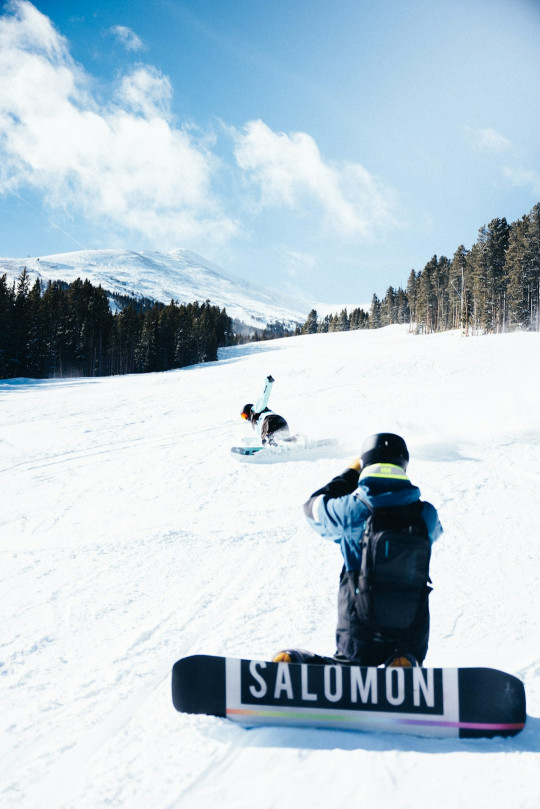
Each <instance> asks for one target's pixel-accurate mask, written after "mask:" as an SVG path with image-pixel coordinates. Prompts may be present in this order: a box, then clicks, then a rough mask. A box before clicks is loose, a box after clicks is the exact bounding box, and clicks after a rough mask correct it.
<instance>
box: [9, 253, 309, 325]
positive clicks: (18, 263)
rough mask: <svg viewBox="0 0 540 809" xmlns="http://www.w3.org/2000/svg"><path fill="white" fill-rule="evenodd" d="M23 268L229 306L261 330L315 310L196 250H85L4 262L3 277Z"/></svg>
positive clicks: (124, 291) (128, 291) (166, 298)
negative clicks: (228, 269)
mask: <svg viewBox="0 0 540 809" xmlns="http://www.w3.org/2000/svg"><path fill="white" fill-rule="evenodd" d="M23 267H26V268H27V269H28V271H29V273H30V275H31V277H32V278H35V277H39V278H42V279H44V280H46V281H48V280H51V281H56V280H59V281H67V282H68V283H70V282H72V281H75V280H76V279H77V278H82V279H86V278H87V279H88V280H89V281H90V282H91V283H92V284H94V285H96V286H97V285H98V284H101V286H102V287H103V289H105V290H107V291H110V292H114V293H117V294H121V295H132V296H134V297H137V298H140V297H144V298H151V299H152V300H156V301H161V302H162V303H170V301H171V300H175V301H178V302H179V303H189V302H191V301H195V300H198V301H205V300H209V301H210V303H212V304H214V305H215V306H219V307H220V308H221V307H225V308H226V310H227V314H228V315H229V316H230V317H232V318H236V319H238V320H241V321H243V322H244V323H246V324H248V325H250V326H255V327H257V328H264V327H265V326H266V325H267V324H268V323H272V322H275V321H280V322H283V323H286V324H287V325H289V326H291V327H294V326H295V325H296V324H298V323H303V322H304V321H305V319H306V316H307V314H308V312H309V311H310V309H311V308H312V306H313V304H311V303H308V302H306V301H294V300H291V299H288V298H286V297H285V296H284V295H281V294H280V293H279V292H277V291H276V290H270V289H268V288H266V287H263V286H260V285H259V284H256V283H251V282H247V281H243V280H241V279H238V278H232V277H228V276H227V275H226V274H225V273H224V272H223V271H222V270H221V269H220V268H219V267H217V266H216V265H215V264H212V262H210V261H208V260H207V259H205V258H203V257H202V256H200V255H198V254H197V253H193V252H191V251H190V250H182V249H177V250H172V251H171V252H169V253H161V252H158V251H141V252H135V251H132V250H79V251H75V252H72V253H60V254H58V255H51V256H43V257H40V258H26V259H22V258H0V274H2V273H4V272H5V273H7V274H8V275H9V276H10V277H13V276H15V277H16V276H18V275H19V273H20V271H21V270H22V268H23Z"/></svg>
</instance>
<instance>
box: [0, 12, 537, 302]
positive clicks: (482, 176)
mask: <svg viewBox="0 0 540 809" xmlns="http://www.w3.org/2000/svg"><path fill="white" fill-rule="evenodd" d="M0 11H1V16H0V77H2V78H0V255H2V256H12V257H25V256H45V255H48V254H51V253H60V252H66V251H71V250H77V249H82V248H87V249H90V248H114V247H119V248H120V247H123V248H129V249H133V250H142V249H157V250H169V249H173V248H175V247H185V248H188V249H191V250H195V251H197V252H200V253H201V254H202V255H204V256H205V257H206V258H208V259H211V260H213V261H215V262H216V263H217V264H219V265H220V266H221V267H222V268H223V269H224V270H225V271H227V272H228V273H230V274H235V275H237V276H241V277H244V278H248V279H251V280H256V281H259V282H260V283H262V284H264V285H266V286H270V287H276V288H279V289H280V290H282V291H284V292H293V291H294V290H298V291H299V292H300V293H301V294H302V295H303V296H305V297H310V298H311V299H313V300H320V301H322V302H327V303H343V304H345V303H351V304H354V303H360V302H366V301H369V300H370V299H371V295H372V294H373V292H376V293H377V294H378V295H379V296H382V295H384V293H385V292H386V289H387V288H388V286H390V285H392V286H394V287H397V286H399V285H402V286H404V285H405V284H406V282H407V278H408V275H409V273H410V271H411V269H413V268H414V269H416V270H420V269H422V268H423V266H424V265H425V264H426V262H427V261H428V260H429V259H430V258H431V256H432V255H433V254H437V255H446V256H448V257H449V258H451V257H452V255H453V254H454V252H455V250H456V249H457V247H458V246H459V245H460V244H464V245H465V246H466V247H470V246H471V245H472V244H473V243H474V241H475V240H476V237H477V232H478V228H480V227H481V226H482V225H484V224H487V223H488V222H489V221H490V220H491V219H493V218H494V217H502V216H505V217H506V218H507V219H508V221H509V222H512V221H516V220H517V219H519V218H520V217H521V216H523V215H524V214H526V213H528V212H529V211H530V210H531V208H532V207H533V205H534V204H535V203H537V202H538V201H540V0H489V1H488V0H467V2H461V1H460V0H441V2H438V3H434V2H433V1H432V0H429V1H428V0H384V2H378V3H377V2H373V1H372V0H369V2H367V0H341V2H340V0H264V2H263V0H249V1H248V0H185V1H184V2H182V1H181V0H180V1H179V2H174V1H173V0H146V2H141V0H129V2H102V0H96V1H95V2H85V1H84V0H72V1H71V2H56V1H55V0H50V1H49V0H44V2H36V3H35V4H31V3H29V2H20V0H14V1H12V2H4V3H2V4H1V6H0Z"/></svg>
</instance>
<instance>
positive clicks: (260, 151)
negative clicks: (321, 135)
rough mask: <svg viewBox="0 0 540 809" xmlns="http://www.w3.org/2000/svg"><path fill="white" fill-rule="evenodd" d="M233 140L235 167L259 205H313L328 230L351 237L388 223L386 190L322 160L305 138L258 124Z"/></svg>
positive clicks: (347, 166) (354, 169)
mask: <svg viewBox="0 0 540 809" xmlns="http://www.w3.org/2000/svg"><path fill="white" fill-rule="evenodd" d="M233 134H234V137H235V142H236V146H235V156H236V160H237V163H238V165H239V166H240V168H241V169H243V170H244V171H245V172H246V173H247V175H248V176H249V177H250V179H251V181H252V182H253V183H255V184H256V185H257V186H258V188H259V189H260V202H261V205H263V206H278V205H286V206H289V207H293V206H294V207H300V208H301V207H302V205H305V206H309V205H311V204H313V203H315V204H316V206H317V207H318V208H319V209H320V210H321V211H322V213H323V216H324V221H325V223H326V226H327V227H328V228H331V229H332V230H334V231H339V232H341V233H343V234H347V235H351V236H361V237H367V236H370V235H372V234H373V229H374V228H376V227H378V226H380V225H386V224H388V223H390V222H392V221H393V214H392V208H393V196H392V192H391V190H390V189H388V188H385V187H384V185H383V184H382V183H381V182H380V181H379V180H378V179H377V178H375V177H374V176H373V175H371V174H370V173H369V172H368V171H367V170H366V169H365V168H364V167H363V166H361V165H360V164H359V163H352V162H344V161H342V162H329V161H326V160H324V158H323V157H322V155H321V153H320V151H319V148H318V146H317V144H316V142H315V140H314V139H313V138H312V137H311V136H310V135H308V134H306V133H305V132H294V133H292V134H290V135H288V134H286V133H283V132H274V131H273V130H272V129H270V128H269V127H268V126H267V125H266V124H265V123H264V122H263V121H260V120H258V121H250V122H249V123H248V124H247V125H246V126H245V127H244V129H243V131H241V132H239V131H235V132H234V133H233Z"/></svg>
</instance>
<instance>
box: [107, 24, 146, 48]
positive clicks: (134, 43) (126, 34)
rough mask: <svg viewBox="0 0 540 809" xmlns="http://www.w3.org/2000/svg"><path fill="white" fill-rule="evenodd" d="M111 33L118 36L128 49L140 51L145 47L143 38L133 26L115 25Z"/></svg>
mask: <svg viewBox="0 0 540 809" xmlns="http://www.w3.org/2000/svg"><path fill="white" fill-rule="evenodd" d="M111 33H112V34H114V35H115V36H116V37H118V39H119V40H120V42H121V43H122V44H123V45H124V47H125V48H126V50H128V51H140V50H141V48H144V45H143V42H142V40H141V39H140V38H139V37H138V36H137V34H136V33H135V32H134V31H132V30H131V28H127V27H126V26H125V25H114V26H113V27H112V28H111Z"/></svg>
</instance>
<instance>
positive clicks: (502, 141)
mask: <svg viewBox="0 0 540 809" xmlns="http://www.w3.org/2000/svg"><path fill="white" fill-rule="evenodd" d="M464 129H465V132H466V134H467V135H468V137H469V138H470V140H471V141H472V142H473V143H474V144H475V146H477V147H478V148H480V149H482V150H485V151H488V152H495V153H501V152H508V151H509V150H511V149H512V148H513V146H512V142H511V141H509V140H508V138H505V137H504V135H501V134H500V132H496V131H495V129H490V128H489V127H486V128H484V129H474V128H473V127H472V126H465V127H464Z"/></svg>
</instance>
